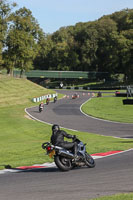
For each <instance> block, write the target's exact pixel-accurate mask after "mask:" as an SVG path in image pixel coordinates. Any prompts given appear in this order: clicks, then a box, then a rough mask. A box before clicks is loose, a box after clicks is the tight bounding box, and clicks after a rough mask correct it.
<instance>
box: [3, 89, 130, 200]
mask: <svg viewBox="0 0 133 200" xmlns="http://www.w3.org/2000/svg"><path fill="white" fill-rule="evenodd" d="M57 92H59V93H63V94H65V95H66V98H63V99H60V100H58V101H57V102H56V103H53V102H50V103H49V105H48V106H45V107H44V111H43V112H41V113H39V112H38V107H32V108H27V109H26V113H27V114H28V115H29V116H30V117H32V118H33V119H36V120H39V121H41V122H43V123H48V124H55V123H56V124H59V125H60V126H61V127H64V128H67V129H72V130H75V131H76V130H77V131H83V132H84V131H85V132H91V133H94V134H101V135H105V136H112V137H120V138H123V140H126V139H125V138H133V124H126V123H125V124H124V123H115V122H109V121H104V120H100V119H96V118H93V117H90V116H86V115H84V113H82V112H81V105H82V104H83V103H84V102H86V101H87V100H88V99H89V98H91V95H90V96H89V95H88V94H87V92H84V94H83V92H80V91H78V92H77V91H76V93H78V95H79V98H76V99H72V98H71V97H72V95H73V94H74V92H73V91H63V90H60V91H57ZM75 134H76V133H75ZM93 156H97V157H95V158H98V156H99V158H100V159H97V160H96V167H95V168H87V167H83V168H78V169H74V170H71V171H69V172H60V171H59V170H58V168H57V167H56V166H55V165H54V164H51V165H47V167H44V166H42V167H40V168H39V167H33V168H32V170H31V169H29V170H25V169H23V170H22V169H17V172H18V173H3V174H0V200H8V199H10V200H14V199H19V200H27V199H32V200H45V199H49V200H52V199H58V200H68V199H72V200H84V199H92V198H96V197H100V196H105V195H112V194H117V193H127V192H133V184H132V183H133V149H130V150H127V151H123V152H114V154H113V153H112V154H111V153H110V154H108V155H102V154H101V155H98V154H97V155H93ZM14 172H15V170H14Z"/></svg>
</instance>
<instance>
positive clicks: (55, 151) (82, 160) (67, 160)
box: [42, 137, 96, 171]
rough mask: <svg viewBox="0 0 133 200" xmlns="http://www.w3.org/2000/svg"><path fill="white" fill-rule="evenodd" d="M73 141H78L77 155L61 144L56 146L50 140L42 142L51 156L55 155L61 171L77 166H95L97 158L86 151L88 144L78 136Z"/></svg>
mask: <svg viewBox="0 0 133 200" xmlns="http://www.w3.org/2000/svg"><path fill="white" fill-rule="evenodd" d="M73 142H76V143H77V157H76V158H75V154H74V152H73V150H67V149H64V148H62V147H59V146H54V145H52V144H51V143H50V142H45V143H43V144H42V148H43V149H45V150H46V154H47V155H49V157H51V158H52V157H54V162H55V164H56V166H57V167H58V168H59V169H60V170H61V171H69V170H71V169H73V168H75V167H82V166H87V167H89V168H93V167H95V165H96V164H95V160H94V159H93V158H92V157H91V155H90V154H88V153H87V151H86V144H84V143H83V142H82V141H80V140H79V139H78V138H76V137H75V138H74V139H73Z"/></svg>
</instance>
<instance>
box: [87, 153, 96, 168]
mask: <svg viewBox="0 0 133 200" xmlns="http://www.w3.org/2000/svg"><path fill="white" fill-rule="evenodd" d="M85 164H86V165H87V166H88V167H89V168H93V167H95V165H96V163H95V160H94V159H93V158H92V157H91V155H90V154H88V153H87V152H86V153H85Z"/></svg>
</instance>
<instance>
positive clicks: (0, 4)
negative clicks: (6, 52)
mask: <svg viewBox="0 0 133 200" xmlns="http://www.w3.org/2000/svg"><path fill="white" fill-rule="evenodd" d="M15 6H16V3H13V4H11V5H10V4H9V3H7V1H6V0H1V1H0V66H3V64H4V62H3V58H2V51H3V48H4V45H5V39H6V35H7V29H8V22H9V21H10V18H9V16H10V13H11V10H12V8H13V7H15Z"/></svg>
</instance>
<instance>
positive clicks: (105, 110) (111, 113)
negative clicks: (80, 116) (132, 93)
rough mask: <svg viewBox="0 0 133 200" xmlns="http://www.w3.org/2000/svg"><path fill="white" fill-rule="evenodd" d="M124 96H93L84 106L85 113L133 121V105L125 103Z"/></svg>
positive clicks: (121, 120)
mask: <svg viewBox="0 0 133 200" xmlns="http://www.w3.org/2000/svg"><path fill="white" fill-rule="evenodd" d="M123 99H124V98H122V97H103V98H101V97H100V98H92V99H91V100H89V101H88V102H87V103H86V104H84V105H83V106H82V110H83V112H84V113H86V114H88V115H91V116H94V117H97V118H101V119H106V120H111V121H117V122H123V123H133V105H123V103H122V100H123Z"/></svg>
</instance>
